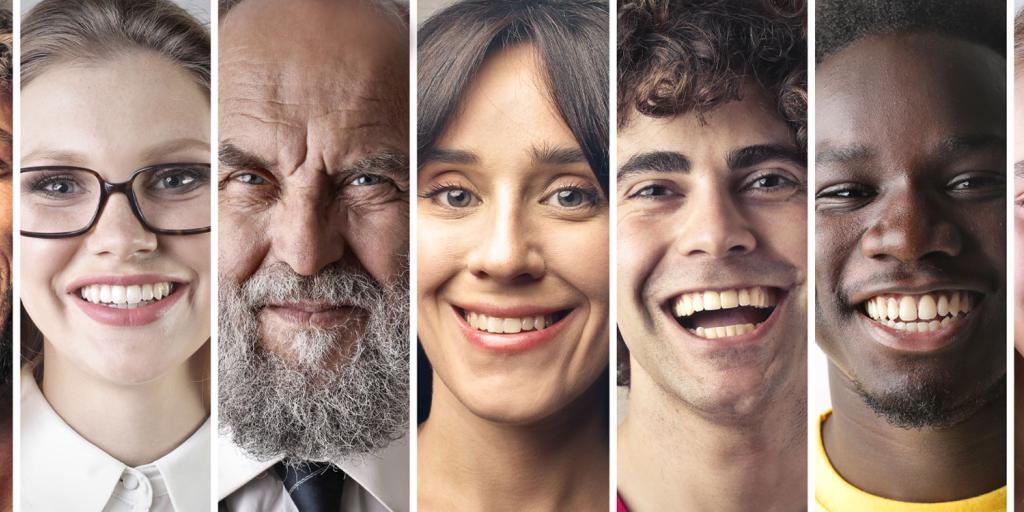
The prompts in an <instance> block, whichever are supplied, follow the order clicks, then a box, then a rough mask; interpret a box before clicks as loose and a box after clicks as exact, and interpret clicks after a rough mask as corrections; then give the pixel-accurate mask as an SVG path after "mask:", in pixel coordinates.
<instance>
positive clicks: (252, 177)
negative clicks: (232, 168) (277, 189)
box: [235, 172, 267, 185]
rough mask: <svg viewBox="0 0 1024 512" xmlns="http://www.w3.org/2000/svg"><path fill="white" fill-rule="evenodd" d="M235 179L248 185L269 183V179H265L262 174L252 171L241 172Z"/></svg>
mask: <svg viewBox="0 0 1024 512" xmlns="http://www.w3.org/2000/svg"><path fill="white" fill-rule="evenodd" d="M235 179H236V180H238V181H240V182H242V183H245V184H246V185H265V184H266V183H267V180H265V179H263V177H262V176H260V175H258V174H253V173H250V172H246V173H242V174H239V175H238V176H236V177H235Z"/></svg>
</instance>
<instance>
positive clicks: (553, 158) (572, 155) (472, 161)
mask: <svg viewBox="0 0 1024 512" xmlns="http://www.w3.org/2000/svg"><path fill="white" fill-rule="evenodd" d="M530 158H531V159H532V160H533V163H534V164H536V165H541V164H545V165H569V164H575V163H579V162H586V161H587V157H586V155H584V154H583V151H582V150H580V149H579V148H568V147H551V146H533V147H531V148H530ZM430 162H442V163H448V164H458V165H477V164H479V163H480V157H479V156H477V155H476V153H473V152H472V151H466V150H462V149H445V148H430V149H428V150H427V151H425V152H424V153H423V155H421V156H420V162H419V164H420V165H421V166H422V165H423V164H426V163H430Z"/></svg>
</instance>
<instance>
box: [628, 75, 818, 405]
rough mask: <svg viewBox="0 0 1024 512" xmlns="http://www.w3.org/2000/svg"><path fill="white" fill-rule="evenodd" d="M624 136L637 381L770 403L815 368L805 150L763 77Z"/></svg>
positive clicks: (688, 394)
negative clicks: (736, 95) (730, 95)
mask: <svg viewBox="0 0 1024 512" xmlns="http://www.w3.org/2000/svg"><path fill="white" fill-rule="evenodd" d="M743 92H744V94H743V99H742V100H741V101H733V102H730V103H726V104H724V105H722V106H720V107H718V108H716V109H715V110H713V111H711V112H709V113H707V114H706V115H705V123H702V122H701V121H700V120H699V119H698V117H697V116H696V115H695V114H693V113H687V114H683V115H679V116H676V117H673V118H664V119H656V118H651V117H646V116H642V115H639V114H635V113H634V115H633V116H631V118H630V119H629V123H628V125H626V126H625V127H624V128H621V129H620V130H619V139H618V162H617V167H618V177H617V180H618V192H617V194H618V195H617V201H618V212H619V215H618V240H619V243H618V251H619V252H618V261H619V267H618V275H619V279H618V321H619V329H620V332H621V334H622V337H623V339H624V340H625V342H626V344H627V345H628V346H629V349H630V354H631V365H632V366H631V374H632V377H631V378H632V382H633V385H634V386H637V385H640V381H641V380H645V379H646V380H649V381H650V382H652V383H653V385H655V386H657V387H658V388H660V389H661V390H663V391H664V392H666V393H667V394H668V395H669V396H672V397H674V398H676V399H678V400H680V401H681V402H682V403H683V404H684V405H685V406H687V407H689V408H691V409H693V410H697V411H698V412H700V413H701V414H704V415H707V416H710V417H722V418H737V417H743V416H746V415H749V414H752V413H756V412H758V411H760V410H763V408H764V406H765V405H767V404H768V403H769V402H770V400H771V399H772V398H773V397H777V396H778V395H779V393H780V390H785V389H789V387H790V385H797V386H799V385H801V383H802V381H803V379H804V378H805V377H804V375H805V368H806V351H807V348H806V341H807V338H806V322H807V313H806V310H807V295H806V292H807V290H806V277H807V272H806V268H807V265H806V263H807V261H806V257H807V254H806V253H807V246H806V243H807V231H806V220H807V203H806V199H807V196H806V192H807V171H806V155H805V153H804V151H803V150H801V149H799V147H798V146H797V144H796V142H795V140H794V136H793V133H792V131H791V130H790V128H789V126H788V125H787V124H786V123H785V122H784V121H783V119H782V117H781V116H780V115H779V114H778V111H777V110H776V108H775V106H774V105H773V103H772V102H771V101H770V100H769V98H768V96H767V95H766V94H765V93H763V92H762V91H761V90H760V89H754V88H745V90H744V91H743Z"/></svg>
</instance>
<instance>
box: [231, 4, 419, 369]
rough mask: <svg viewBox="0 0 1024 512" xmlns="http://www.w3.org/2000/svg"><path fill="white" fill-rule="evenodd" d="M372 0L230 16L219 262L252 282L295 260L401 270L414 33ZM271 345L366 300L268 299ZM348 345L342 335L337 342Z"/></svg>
mask: <svg viewBox="0 0 1024 512" xmlns="http://www.w3.org/2000/svg"><path fill="white" fill-rule="evenodd" d="M400 35H401V34H400V33H399V32H398V31H397V30H396V29H395V27H394V26H389V25H387V21H386V20H385V19H383V18H382V17H381V16H380V15H379V14H376V13H373V12H371V11H369V9H368V8H367V7H366V6H363V5H360V4H358V3H350V4H349V5H346V6H344V7H342V6H337V5H332V4H330V3H325V2H297V3H287V4H285V3H282V2H266V1H262V0H250V1H248V2H243V3H241V4H239V5H238V7H236V10H234V11H232V12H230V13H229V16H227V17H226V19H225V20H224V22H223V24H222V26H221V53H220V69H221V72H220V73H221V74H220V76H221V82H220V137H221V169H220V176H219V181H220V225H219V228H220V268H221V276H222V278H224V279H227V280H229V281H232V282H244V281H245V280H247V279H248V278H249V277H250V276H252V275H253V274H254V273H257V272H259V271H260V270H262V269H267V268H270V267H273V266H274V265H279V264H283V265H286V266H287V268H288V269H290V270H291V271H292V272H294V273H295V274H298V275H300V276H313V275H316V274H317V273H318V272H320V271H322V270H323V269H325V268H328V267H331V266H337V267H340V268H342V269H345V270H352V269H358V270H364V271H366V272H367V273H368V274H369V275H370V276H372V278H373V279H374V280H375V281H377V282H378V283H386V282H389V281H393V280H395V279H396V278H398V277H399V273H400V271H401V270H402V264H403V261H404V258H405V254H406V253H407V247H408V237H407V234H408V198H407V192H406V191H407V190H408V185H407V182H408V169H407V167H406V166H405V164H404V160H405V155H406V154H407V152H408V131H407V126H408V118H407V107H406V104H407V97H408V93H407V90H408V89H407V84H408V81H407V78H406V77H407V67H406V66H407V60H406V58H405V51H406V41H405V39H404V38H402V37H399V36H400ZM259 315H260V318H259V320H260V327H261V337H262V343H263V344H264V348H266V349H267V350H271V351H275V352H277V353H278V355H280V356H282V357H290V356H291V355H292V351H293V350H294V349H295V347H292V346H290V344H289V340H292V339H294V336H295V334H296V331H301V330H304V329H306V328H307V327H308V326H310V325H317V326H321V327H330V326H332V325H337V324H343V323H347V324H348V325H350V326H353V327H355V328H352V329H346V330H345V333H346V334H345V335H346V336H355V335H357V334H358V332H359V330H361V329H362V328H363V325H364V324H365V323H366V320H367V319H366V318H365V315H366V312H365V311H361V310H360V309H359V308H358V307H352V306H351V305H347V304H323V303H314V302H307V301H293V302H283V303H279V304H273V305H269V306H268V307H265V308H263V309H262V310H261V311H260V313H259ZM343 346H346V345H345V343H342V344H340V345H339V348H341V347H343Z"/></svg>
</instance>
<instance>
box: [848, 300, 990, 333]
mask: <svg viewBox="0 0 1024 512" xmlns="http://www.w3.org/2000/svg"><path fill="white" fill-rule="evenodd" d="M977 301H978V297H977V296H976V294H974V293H972V292H967V291H963V290H941V291H934V292H928V293H921V294H896V293H893V294H883V295H876V296H875V297H872V298H870V299H868V300H867V301H865V302H864V303H863V305H862V311H863V313H864V314H865V315H867V316H868V318H870V319H871V320H873V321H875V322H876V323H878V324H881V325H884V326H886V327H889V328H890V329H895V330H897V331H903V332H906V333H929V332H936V331H940V330H943V329H947V328H949V327H951V326H953V325H954V324H956V323H957V322H960V321H961V320H963V318H964V316H966V315H967V313H970V312H971V309H973V307H974V305H975V304H976V303H977Z"/></svg>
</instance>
